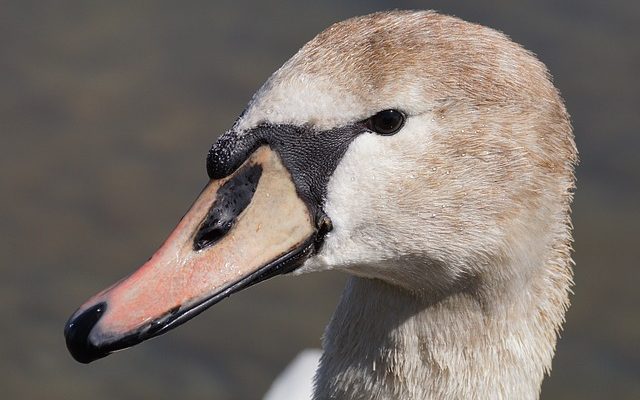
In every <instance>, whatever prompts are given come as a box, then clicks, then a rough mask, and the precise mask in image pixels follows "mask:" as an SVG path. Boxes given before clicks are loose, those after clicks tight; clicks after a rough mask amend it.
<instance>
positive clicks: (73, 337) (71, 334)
mask: <svg viewBox="0 0 640 400" xmlns="http://www.w3.org/2000/svg"><path fill="white" fill-rule="evenodd" d="M106 309H107V303H105V302H102V303H98V304H96V305H95V306H93V307H91V308H88V309H86V310H84V311H83V312H82V313H81V314H79V315H76V316H72V317H71V318H70V319H69V321H67V324H66V325H65V327H64V336H65V339H66V341H67V349H69V352H70V353H71V355H72V356H73V358H75V359H76V361H78V362H81V363H84V364H87V363H90V362H91V361H94V360H97V359H98V358H102V357H104V356H106V355H107V354H108V352H104V351H101V350H100V349H99V348H98V347H96V346H95V345H94V344H93V343H91V341H90V340H89V334H90V333H91V330H92V329H93V327H94V326H95V325H96V324H97V323H98V321H99V320H100V318H101V317H102V315H103V314H104V312H105V310H106Z"/></svg>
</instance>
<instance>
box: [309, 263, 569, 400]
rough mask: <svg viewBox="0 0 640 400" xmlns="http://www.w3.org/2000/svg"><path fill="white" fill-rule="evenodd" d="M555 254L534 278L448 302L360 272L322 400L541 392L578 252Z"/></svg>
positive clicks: (327, 361)
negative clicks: (561, 257)
mask: <svg viewBox="0 0 640 400" xmlns="http://www.w3.org/2000/svg"><path fill="white" fill-rule="evenodd" d="M553 261H559V260H558V259H555V260H553ZM553 261H551V262H548V263H547V264H546V265H544V266H542V267H541V268H537V269H536V271H537V272H536V274H535V275H534V276H531V277H529V279H523V280H517V283H514V282H516V281H511V282H512V283H513V284H510V285H506V286H503V287H501V288H499V287H491V288H489V289H486V290H484V289H483V290H477V288H476V289H470V290H464V291H461V292H460V293H457V294H454V295H451V296H448V297H446V298H444V299H442V300H440V301H433V300H425V299H423V298H420V297H418V296H415V295H413V294H411V293H409V292H407V291H405V290H404V289H400V288H398V287H395V286H392V285H389V284H387V283H384V282H382V281H380V280H375V279H365V278H357V277H353V278H350V280H349V282H348V284H347V287H346V288H345V291H344V293H343V296H342V299H341V301H340V304H339V306H338V308H337V310H336V312H335V314H334V316H333V318H332V320H331V322H330V324H329V326H328V327H327V330H326V333H325V338H324V354H323V356H322V359H321V362H320V367H319V369H318V372H317V374H316V393H315V399H316V400H321V399H345V400H346V399H348V400H356V399H363V400H364V399H367V400H370V399H380V400H382V399H485V398H490V399H536V398H538V396H539V393H540V385H541V383H542V379H543V377H544V374H545V373H548V372H549V370H550V367H551V359H552V357H553V353H554V350H555V343H556V337H557V332H558V329H559V326H560V324H561V323H562V320H563V319H564V312H565V309H566V306H567V303H568V299H567V296H568V292H569V288H570V285H571V275H570V273H568V271H570V269H569V265H567V264H568V262H569V261H568V259H567V260H566V262H564V263H563V262H559V263H558V262H553ZM482 286H487V287H490V286H494V285H482ZM508 286H511V287H508ZM483 291H484V293H482V292H483ZM489 292H491V293H489ZM498 294H500V295H498Z"/></svg>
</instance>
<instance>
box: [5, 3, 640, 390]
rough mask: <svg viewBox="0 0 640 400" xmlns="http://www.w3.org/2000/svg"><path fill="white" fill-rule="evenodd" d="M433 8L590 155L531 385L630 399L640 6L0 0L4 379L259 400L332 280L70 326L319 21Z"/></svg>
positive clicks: (156, 231) (179, 199) (154, 237)
mask: <svg viewBox="0 0 640 400" xmlns="http://www.w3.org/2000/svg"><path fill="white" fill-rule="evenodd" d="M390 8H420V9H424V8H431V9H436V10H439V11H441V12H444V13H448V14H454V15H457V16H459V17H461V18H464V19H467V20H471V21H475V22H479V23H481V24H484V25H488V26H491V27H493V28H497V29H500V30H502V31H504V32H506V33H507V34H509V35H510V36H511V37H512V38H513V39H514V40H515V41H517V42H519V43H521V44H523V45H524V46H525V47H527V48H528V49H530V50H533V51H534V52H535V53H537V54H538V56H539V57H540V58H541V59H542V61H544V62H545V63H546V64H547V66H548V67H549V69H550V70H551V71H552V73H553V75H554V77H555V83H556V85H557V86H558V87H559V88H560V90H561V91H562V93H563V95H564V97H565V99H566V102H567V107H568V109H569V112H570V113H571V115H572V117H573V124H574V127H575V134H576V140H577V143H578V147H579V149H580V154H581V160H582V161H581V164H580V167H579V169H578V190H577V193H576V199H575V204H574V225H575V238H576V242H575V250H576V252H575V260H576V262H577V266H576V269H575V270H576V279H575V281H576V286H575V295H574V296H573V306H572V307H571V309H570V310H569V313H568V315H567V324H566V326H565V331H564V333H563V335H562V339H561V340H560V342H559V345H558V352H557V356H556V358H555V360H554V371H553V374H552V376H551V377H550V378H548V379H546V381H545V383H544V386H543V392H542V397H543V398H544V399H602V398H616V399H632V398H634V399H638V398H640V318H639V312H638V306H640V289H639V283H640V280H639V279H638V276H639V275H638V271H637V267H638V255H639V253H640V251H639V248H640V240H639V237H640V236H639V230H638V228H637V226H638V224H639V222H640V212H639V211H638V205H639V204H640V157H638V155H637V153H638V152H639V150H640V146H639V145H640V135H638V125H639V123H640V117H639V114H640V113H639V111H638V107H639V106H640V78H639V73H638V72H639V71H640V46H639V45H638V39H640V2H637V1H635V2H634V1H617V0H616V1H608V2H601V1H595V0H589V1H580V2H578V1H561V2H560V1H533V0H530V1H520V2H511V1H493V2H486V1H485V2H465V4H462V3H461V2H456V3H453V2H445V1H424V2H417V1H404V2H391V1H366V2H365V1H351V2H345V1H337V0H334V1H324V2H308V3H302V2H300V1H293V0H290V1H283V2H279V3H267V2H257V1H255V2H247V1H238V0H236V1H232V2H221V1H216V2H214V1H206V2H205V1H192V2H168V1H166V2H165V1H155V2H149V1H142V2H140V1H139V2H130V1H126V2H115V1H111V2H88V1H83V2H80V1H78V2H43V1H1V2H0V124H1V130H0V132H1V136H0V151H1V154H2V157H1V158H0V189H1V193H2V195H1V196H0V205H1V209H2V212H1V213H0V232H1V240H0V257H1V258H0V261H1V267H0V268H1V269H0V272H1V275H0V319H1V321H2V325H1V326H2V329H1V331H0V332H1V335H2V340H1V341H0V397H2V398H3V399H26V398H31V399H37V398H39V399H45V398H46V399H85V398H92V399H115V398H118V399H136V398H151V397H153V398H155V399H170V398H180V399H205V398H207V399H255V398H259V397H260V396H261V395H262V394H263V393H264V392H265V391H266V390H267V388H268V386H269V383H270V382H271V381H272V380H273V378H274V377H275V376H276V375H277V373H278V372H279V371H281V370H282V369H283V368H284V366H285V365H286V364H287V363H288V361H290V360H291V359H292V358H293V357H294V355H295V354H296V353H297V352H298V351H300V350H301V349H302V348H305V347H318V346H319V345H320V335H321V333H322V329H323V327H324V324H325V323H326V322H327V320H328V318H329V316H330V314H331V312H332V310H333V308H334V306H335V304H336V303H337V300H338V296H339V293H340V291H341V287H342V284H343V282H344V279H345V278H344V276H342V275H339V274H330V273H328V274H316V275H310V276H304V277H300V278H292V277H281V278H277V279H273V280H270V281H268V282H266V283H264V284H262V285H259V286H257V287H254V288H252V289H250V290H247V291H244V292H242V293H239V294H236V295H234V296H232V297H231V299H229V300H227V301H225V302H223V303H221V304H219V305H217V306H216V307H215V308H213V309H211V310H209V311H207V312H206V313H205V314H203V315H202V316H200V317H199V318H196V319H195V320H193V321H191V322H190V323H189V324H187V325H185V326H183V327H181V328H180V329H177V330H176V331H173V332H171V333H170V334H168V335H165V336H163V337H160V338H158V339H156V340H153V341H150V342H147V343H144V344H143V345H140V346H137V347H135V348H133V349H130V350H128V351H125V352H122V353H119V354H117V355H114V356H111V357H108V358H106V359H104V360H101V361H99V362H96V363H94V364H91V365H88V366H87V365H80V364H77V363H76V362H75V361H73V360H72V359H71V357H70V356H69V355H68V354H67V351H66V349H65V345H64V340H63V337H62V329H63V325H64V322H65V321H66V319H67V317H68V316H69V314H70V313H71V312H72V311H73V310H74V309H75V308H76V307H77V306H78V305H79V304H81V303H82V302H83V301H84V300H85V299H86V298H87V297H88V296H90V295H92V294H94V293H95V292H97V291H98V290H100V289H102V288H104V287H106V286H107V285H109V284H111V283H113V282H114V281H116V280H117V279H119V278H120V277H122V276H124V275H126V274H127V273H128V272H130V271H132V270H133V269H134V268H136V267H137V266H138V265H140V264H141V263H142V262H144V261H145V260H146V259H147V257H148V256H149V255H150V254H151V253H152V252H153V251H154V250H155V249H156V248H157V246H158V245H159V244H160V243H161V242H162V241H163V240H164V238H165V237H166V235H167V234H168V232H169V231H170V230H171V229H172V228H173V226H174V225H175V224H176V223H177V221H178V219H179V218H180V217H181V216H182V214H183V213H184V211H185V210H186V209H187V207H188V206H189V205H190V204H191V202H192V200H193V199H194V198H195V196H196V194H197V193H198V192H199V190H200V189H201V187H202V186H203V185H204V184H205V182H206V180H207V177H206V172H205V168H204V161H205V155H206V153H207V150H208V149H209V146H210V145H211V143H212V142H213V141H214V139H215V138H216V136H217V135H219V134H220V133H222V132H224V131H225V130H226V129H227V128H228V127H230V125H231V124H232V122H233V121H234V119H235V117H236V116H237V115H238V114H239V113H240V111H242V110H243V108H244V106H245V104H246V103H247V101H248V100H249V99H250V96H251V94H252V93H253V92H254V91H255V90H256V89H257V88H258V87H259V86H260V84H261V83H262V82H263V81H264V80H265V79H266V78H267V77H268V76H269V74H270V73H271V72H273V71H274V70H275V69H276V68H277V67H279V66H280V65H281V64H282V63H283V62H284V61H285V60H286V59H287V58H289V57H290V56H291V55H292V54H293V53H294V52H295V51H296V50H297V49H298V48H299V47H300V46H301V45H302V44H304V43H305V42H306V41H307V40H309V39H311V38H312V37H313V36H314V35H315V34H316V33H317V32H319V31H320V30H322V29H324V28H325V27H327V26H328V25H330V24H331V23H332V22H335V21H338V20H342V19H345V18H347V17H350V16H354V15H359V14H364V13H369V12H371V11H376V10H383V9H390Z"/></svg>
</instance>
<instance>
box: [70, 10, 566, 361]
mask: <svg viewBox="0 0 640 400" xmlns="http://www.w3.org/2000/svg"><path fill="white" fill-rule="evenodd" d="M575 160H576V150H575V146H574V144H573V137H572V133H571V127H570V123H569V120H568V116H567V113H566V111H565V108H564V105H563V103H562V100H561V98H560V96H559V94H558V92H557V90H556V89H555V88H554V86H553V85H552V83H551V82H550V79H549V76H548V73H547V71H546V68H545V67H544V65H543V64H542V63H540V62H539V61H537V60H536V58H535V57H534V56H533V55H532V54H531V53H529V52H527V51H526V50H524V49H523V48H521V47H520V46H518V45H516V44H514V43H513V42H511V41H510V40H509V39H508V38H507V37H506V36H505V35H503V34H501V33H499V32H496V31H494V30H491V29H488V28H485V27H481V26H478V25H474V24H470V23H466V22H464V21H461V20H459V19H456V18H453V17H448V16H442V15H439V14H436V13H434V12H408V11H396V12H386V13H376V14H371V15H368V16H364V17H359V18H354V19H350V20H347V21H344V22H340V23H337V24H335V25H333V26H331V27H330V28H328V29H327V30H325V31H324V32H322V33H320V34H319V35H318V36H317V37H315V38H314V39H313V40H311V41H310V42H309V43H307V44H306V45H305V46H304V47H303V48H302V49H300V51H299V52H298V53H297V54H295V55H294V56H293V57H292V58H291V59H290V60H289V61H287V62H286V63H285V64H284V65H283V66H282V67H281V68H280V69H279V70H278V71H276V72H275V73H274V74H273V75H272V76H271V77H270V78H269V79H268V80H267V82H266V83H265V84H264V85H263V86H262V88H260V89H259V90H258V92H257V93H256V94H255V95H254V97H253V99H252V100H251V102H250V103H249V105H248V107H247V108H246V109H245V111H244V112H243V113H242V114H241V116H240V117H239V118H238V119H237V120H236V122H235V123H234V125H233V126H232V128H231V129H230V130H229V131H227V132H226V133H225V134H224V135H222V136H221V137H220V138H219V139H218V141H217V142H216V143H215V144H214V145H213V147H212V149H211V151H210V152H209V156H208V159H207V169H208V173H209V176H210V177H211V179H212V180H211V182H210V184H209V185H207V187H206V188H205V189H204V191H203V193H202V194H201V195H200V197H199V198H198V199H197V200H196V203H195V204H194V205H193V206H192V208H191V210H190V211H189V212H188V213H187V214H186V215H185V217H183V219H182V221H181V222H180V224H179V225H178V227H177V228H176V230H175V231H174V232H173V233H172V234H171V236H170V237H169V239H168V240H167V242H166V243H165V244H164V245H163V246H162V247H161V248H160V249H159V250H158V252H157V253H156V254H155V255H154V256H153V257H152V258H151V259H150V260H149V261H148V262H147V263H146V264H145V265H143V266H142V267H141V268H140V269H139V270H138V271H137V272H135V273H134V274H132V275H131V276H130V277H128V278H126V279H125V280H123V281H121V282H120V283H118V284H116V285H114V286H113V287H111V288H109V289H107V290H106V291H104V292H102V293H99V294H98V295H96V296H94V297H93V298H92V299H90V300H89V301H88V302H87V303H85V304H84V305H83V306H81V307H80V309H79V310H78V311H76V313H74V315H73V316H72V317H71V319H70V320H69V322H68V323H67V325H66V328H65V335H66V337H67V344H68V347H69V349H70V351H71V352H72V354H73V355H74V357H75V358H76V359H78V360H79V361H82V362H89V361H92V360H94V359H96V358H100V357H103V356H105V355H107V354H109V353H110V352H112V351H115V350H118V349H121V348H124V347H128V346H131V345H133V344H136V343H138V342H140V341H142V340H145V339H148V338H150V337H153V336H156V335H158V334H161V333H164V332H166V331H167V330H169V329H171V328H173V327H174V326H177V325H179V324H181V323H182V322H184V321H186V320H188V319H189V318H191V317H192V316H194V315H197V314H198V313H199V312H201V311H202V310H204V309H205V308H206V307H208V306H210V305H211V304H214V303H215V302H217V301H219V300H220V299H222V298H224V297H226V296H228V295H229V294H231V293H233V292H235V291H237V290H240V289H242V288H244V287H246V286H249V285H251V284H253V283H255V282H257V281H260V280H262V279H265V278H267V277H269V276H272V275H275V274H279V273H284V272H290V271H294V270H295V271H296V272H300V273H302V272H312V271H321V270H329V269H335V270H343V271H346V272H348V273H351V274H354V275H357V276H362V277H367V278H375V279H380V280H383V281H386V282H388V283H390V284H393V285H395V286H398V287H401V288H403V289H406V290H407V291H409V292H412V293H415V294H416V295H418V296H426V297H429V298H433V299H438V298H443V297H445V296H447V295H449V294H452V293H456V292H460V291H474V292H477V293H482V292H483V290H485V289H486V288H489V287H491V288H495V287H497V286H500V285H501V284H502V283H505V282H511V281H514V280H518V279H527V276H528V274H530V273H531V271H532V270H533V269H535V268H537V267H539V264H540V263H545V262H553V260H546V259H540V254H547V252H545V249H546V250H554V251H556V253H554V254H556V256H557V257H566V258H567V259H568V257H569V255H568V253H569V246H570V221H569V216H568V212H569V203H570V200H571V193H570V192H571V189H572V186H573V165H574V163H575ZM513 266H518V267H517V268H516V267H513Z"/></svg>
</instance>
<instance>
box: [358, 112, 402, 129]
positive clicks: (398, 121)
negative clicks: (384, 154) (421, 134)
mask: <svg viewBox="0 0 640 400" xmlns="http://www.w3.org/2000/svg"><path fill="white" fill-rule="evenodd" d="M405 119H406V117H405V115H404V113H403V112H402V111H398V110H382V111H380V112H379V113H377V114H375V115H373V116H371V117H369V118H367V119H366V120H364V124H365V126H366V127H367V129H369V130H371V131H373V132H375V133H377V134H380V135H393V134H394V133H396V132H398V131H399V130H400V129H401V128H402V126H403V125H404V121H405Z"/></svg>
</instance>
